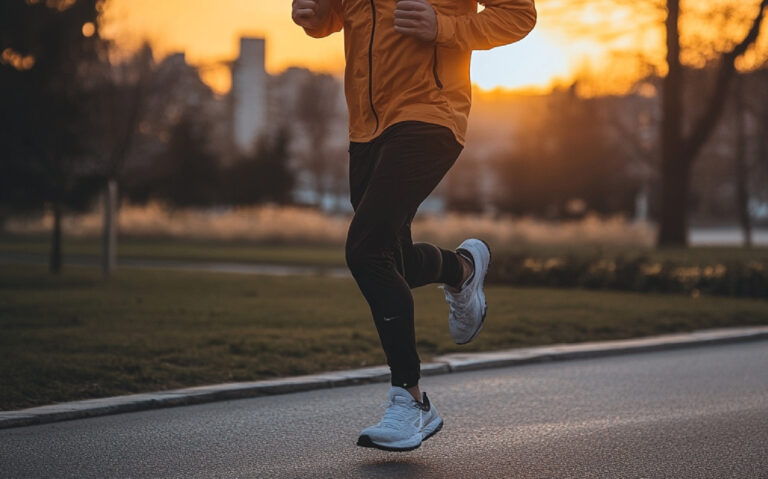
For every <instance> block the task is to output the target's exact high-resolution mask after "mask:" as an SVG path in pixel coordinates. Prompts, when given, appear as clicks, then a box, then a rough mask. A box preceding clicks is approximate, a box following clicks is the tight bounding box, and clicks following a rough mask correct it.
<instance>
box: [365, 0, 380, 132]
mask: <svg viewBox="0 0 768 479" xmlns="http://www.w3.org/2000/svg"><path fill="white" fill-rule="evenodd" d="M371 17H372V18H373V21H372V23H371V41H370V43H369V44H368V101H369V102H370V104H371V111H372V112H373V117H374V118H375V119H376V128H375V129H374V130H373V133H376V132H377V131H378V130H379V114H378V113H376V107H375V106H374V104H373V37H374V35H375V34H376V4H375V3H374V0H371Z"/></svg>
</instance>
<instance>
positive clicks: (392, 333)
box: [293, 0, 536, 451]
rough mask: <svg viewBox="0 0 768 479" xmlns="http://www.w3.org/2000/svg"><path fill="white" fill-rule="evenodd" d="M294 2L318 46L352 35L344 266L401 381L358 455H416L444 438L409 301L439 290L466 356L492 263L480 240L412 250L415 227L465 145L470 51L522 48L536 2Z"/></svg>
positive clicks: (296, 15)
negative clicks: (423, 289) (425, 389)
mask: <svg viewBox="0 0 768 479" xmlns="http://www.w3.org/2000/svg"><path fill="white" fill-rule="evenodd" d="M481 3H483V4H484V6H485V9H484V10H482V11H481V12H479V13H478V11H477V10H478V8H477V6H478V5H477V2H476V1H474V0H432V1H431V2H429V1H427V0H293V20H294V22H295V23H296V24H297V25H299V26H301V27H303V28H304V30H305V31H306V33H307V34H308V35H310V36H312V37H316V38H321V37H326V36H328V35H330V34H332V33H335V32H338V31H340V30H342V28H343V29H344V46H345V55H346V71H345V79H344V89H345V93H346V97H347V106H348V108H349V137H350V146H349V161H350V163H349V183H350V193H351V195H350V196H351V202H352V206H353V208H354V210H355V215H354V217H353V219H352V223H351V225H350V227H349V233H348V235H347V244H346V259H347V265H348V266H349V269H350V271H351V272H352V276H353V277H354V278H355V280H356V281H357V284H358V286H359V287H360V290H361V292H362V293H363V296H365V299H366V300H367V301H368V304H369V305H370V308H371V312H372V314H373V320H374V323H375V325H376V329H377V330H378V333H379V338H380V339H381V345H382V347H383V348H384V352H385V354H386V357H387V363H388V364H389V367H390V370H391V373H392V387H391V388H390V390H389V407H388V408H387V410H386V411H385V413H384V417H383V418H382V419H381V421H380V422H379V423H378V424H377V425H375V426H372V427H369V428H366V429H364V430H363V431H362V432H361V433H360V436H359V438H358V442H357V444H358V445H359V446H364V447H375V448H378V449H383V450H387V451H409V450H412V449H416V448H417V447H419V446H420V445H421V443H422V441H424V440H426V439H428V438H429V437H431V436H432V435H434V434H435V433H436V432H438V431H439V430H440V428H441V427H442V426H443V419H442V418H441V417H440V415H439V414H438V413H437V410H436V409H435V407H434V406H433V405H432V404H431V403H430V401H429V399H428V398H427V394H426V393H422V392H421V391H420V390H419V378H420V362H419V355H418V353H417V352H416V337H415V331H414V317H413V316H414V308H413V297H412V295H411V289H412V288H417V287H419V286H423V285H426V284H432V283H442V284H443V286H442V287H443V291H444V293H445V298H446V301H447V302H448V304H449V307H450V312H449V328H450V332H451V336H452V337H453V339H454V341H455V342H456V343H457V344H466V343H468V342H470V341H472V340H473V339H474V338H475V337H476V336H477V334H478V332H480V329H481V328H482V326H483V321H484V320H485V313H486V309H487V306H486V302H485V295H484V293H483V282H484V281H485V275H486V272H487V271H488V264H489V263H490V259H491V251H490V248H489V247H488V245H487V244H486V243H485V242H483V241H481V240H479V239H474V238H472V239H468V240H466V241H464V242H463V243H462V244H461V245H459V247H458V248H457V249H456V251H448V250H445V249H442V248H439V247H437V246H434V245H431V244H427V243H417V244H414V243H413V241H412V239H411V221H412V220H413V217H414V215H415V214H416V210H417V209H418V207H419V205H420V204H421V203H422V201H424V199H426V198H427V196H428V195H429V194H430V193H431V192H432V190H434V189H435V187H436V186H437V185H438V184H439V183H440V181H441V180H442V178H443V177H444V176H445V174H446V173H447V172H448V170H449V169H450V168H451V166H452V165H453V164H454V162H455V161H456V159H457V158H458V156H459V154H460V153H461V151H462V149H463V145H464V140H465V134H466V129H467V119H468V116H469V110H470V105H471V84H470V78H469V64H470V58H471V54H472V50H483V49H489V48H493V47H496V46H500V45H506V44H509V43H513V42H516V41H518V40H520V39H522V38H524V37H525V36H526V35H527V34H528V32H530V31H531V30H532V29H533V27H534V25H535V23H536V7H535V5H534V0H487V1H485V2H481Z"/></svg>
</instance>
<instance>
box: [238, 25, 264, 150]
mask: <svg viewBox="0 0 768 479" xmlns="http://www.w3.org/2000/svg"><path fill="white" fill-rule="evenodd" d="M265 47H266V42H265V40H264V39H263V38H247V37H244V38H241V39H240V56H239V57H238V58H237V60H236V61H235V63H234V65H233V67H232V93H231V95H232V97H231V101H232V135H233V141H234V144H235V146H236V147H237V149H239V150H240V151H242V152H245V153H248V152H251V151H253V149H254V147H255V145H256V141H257V140H258V139H259V137H260V136H262V135H263V134H264V133H265V132H266V129H267V111H268V110H267V101H268V96H267V95H268V90H267V83H268V77H267V71H266V68H265V66H264V62H265V50H266V49H265Z"/></svg>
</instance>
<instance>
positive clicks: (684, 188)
mask: <svg viewBox="0 0 768 479" xmlns="http://www.w3.org/2000/svg"><path fill="white" fill-rule="evenodd" d="M670 158H671V159H670ZM690 183H691V175H690V167H689V162H688V161H684V158H683V157H682V156H680V155H674V156H672V157H667V156H666V155H665V156H664V158H663V165H662V171H661V202H662V203H661V204H662V211H661V218H660V220H661V221H660V225H659V238H658V246H659V247H681V246H682V247H686V246H688V195H689V192H690Z"/></svg>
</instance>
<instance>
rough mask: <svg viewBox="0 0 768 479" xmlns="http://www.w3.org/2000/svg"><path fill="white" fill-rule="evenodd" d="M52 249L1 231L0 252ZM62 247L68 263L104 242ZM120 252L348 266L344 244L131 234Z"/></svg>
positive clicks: (69, 241)
mask: <svg viewBox="0 0 768 479" xmlns="http://www.w3.org/2000/svg"><path fill="white" fill-rule="evenodd" d="M49 250H50V239H49V238H48V237H42V236H15V235H0V253H24V254H37V255H47V254H48V253H49ZM62 250H63V254H64V262H65V263H66V261H67V255H75V256H96V255H99V254H100V252H101V243H100V240H99V239H98V238H71V237H64V239H63V241H62ZM117 252H118V256H119V257H122V258H142V259H173V260H186V261H226V262H237V263H257V264H281V265H298V266H345V262H344V247H343V246H329V245H284V244H283V245H269V244H266V245H265V244H254V243H252V242H250V243H249V242H247V241H221V240H220V241H214V240H210V241H207V240H194V239H189V240H181V239H174V238H131V237H128V238H120V240H119V241H118V245H117Z"/></svg>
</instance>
